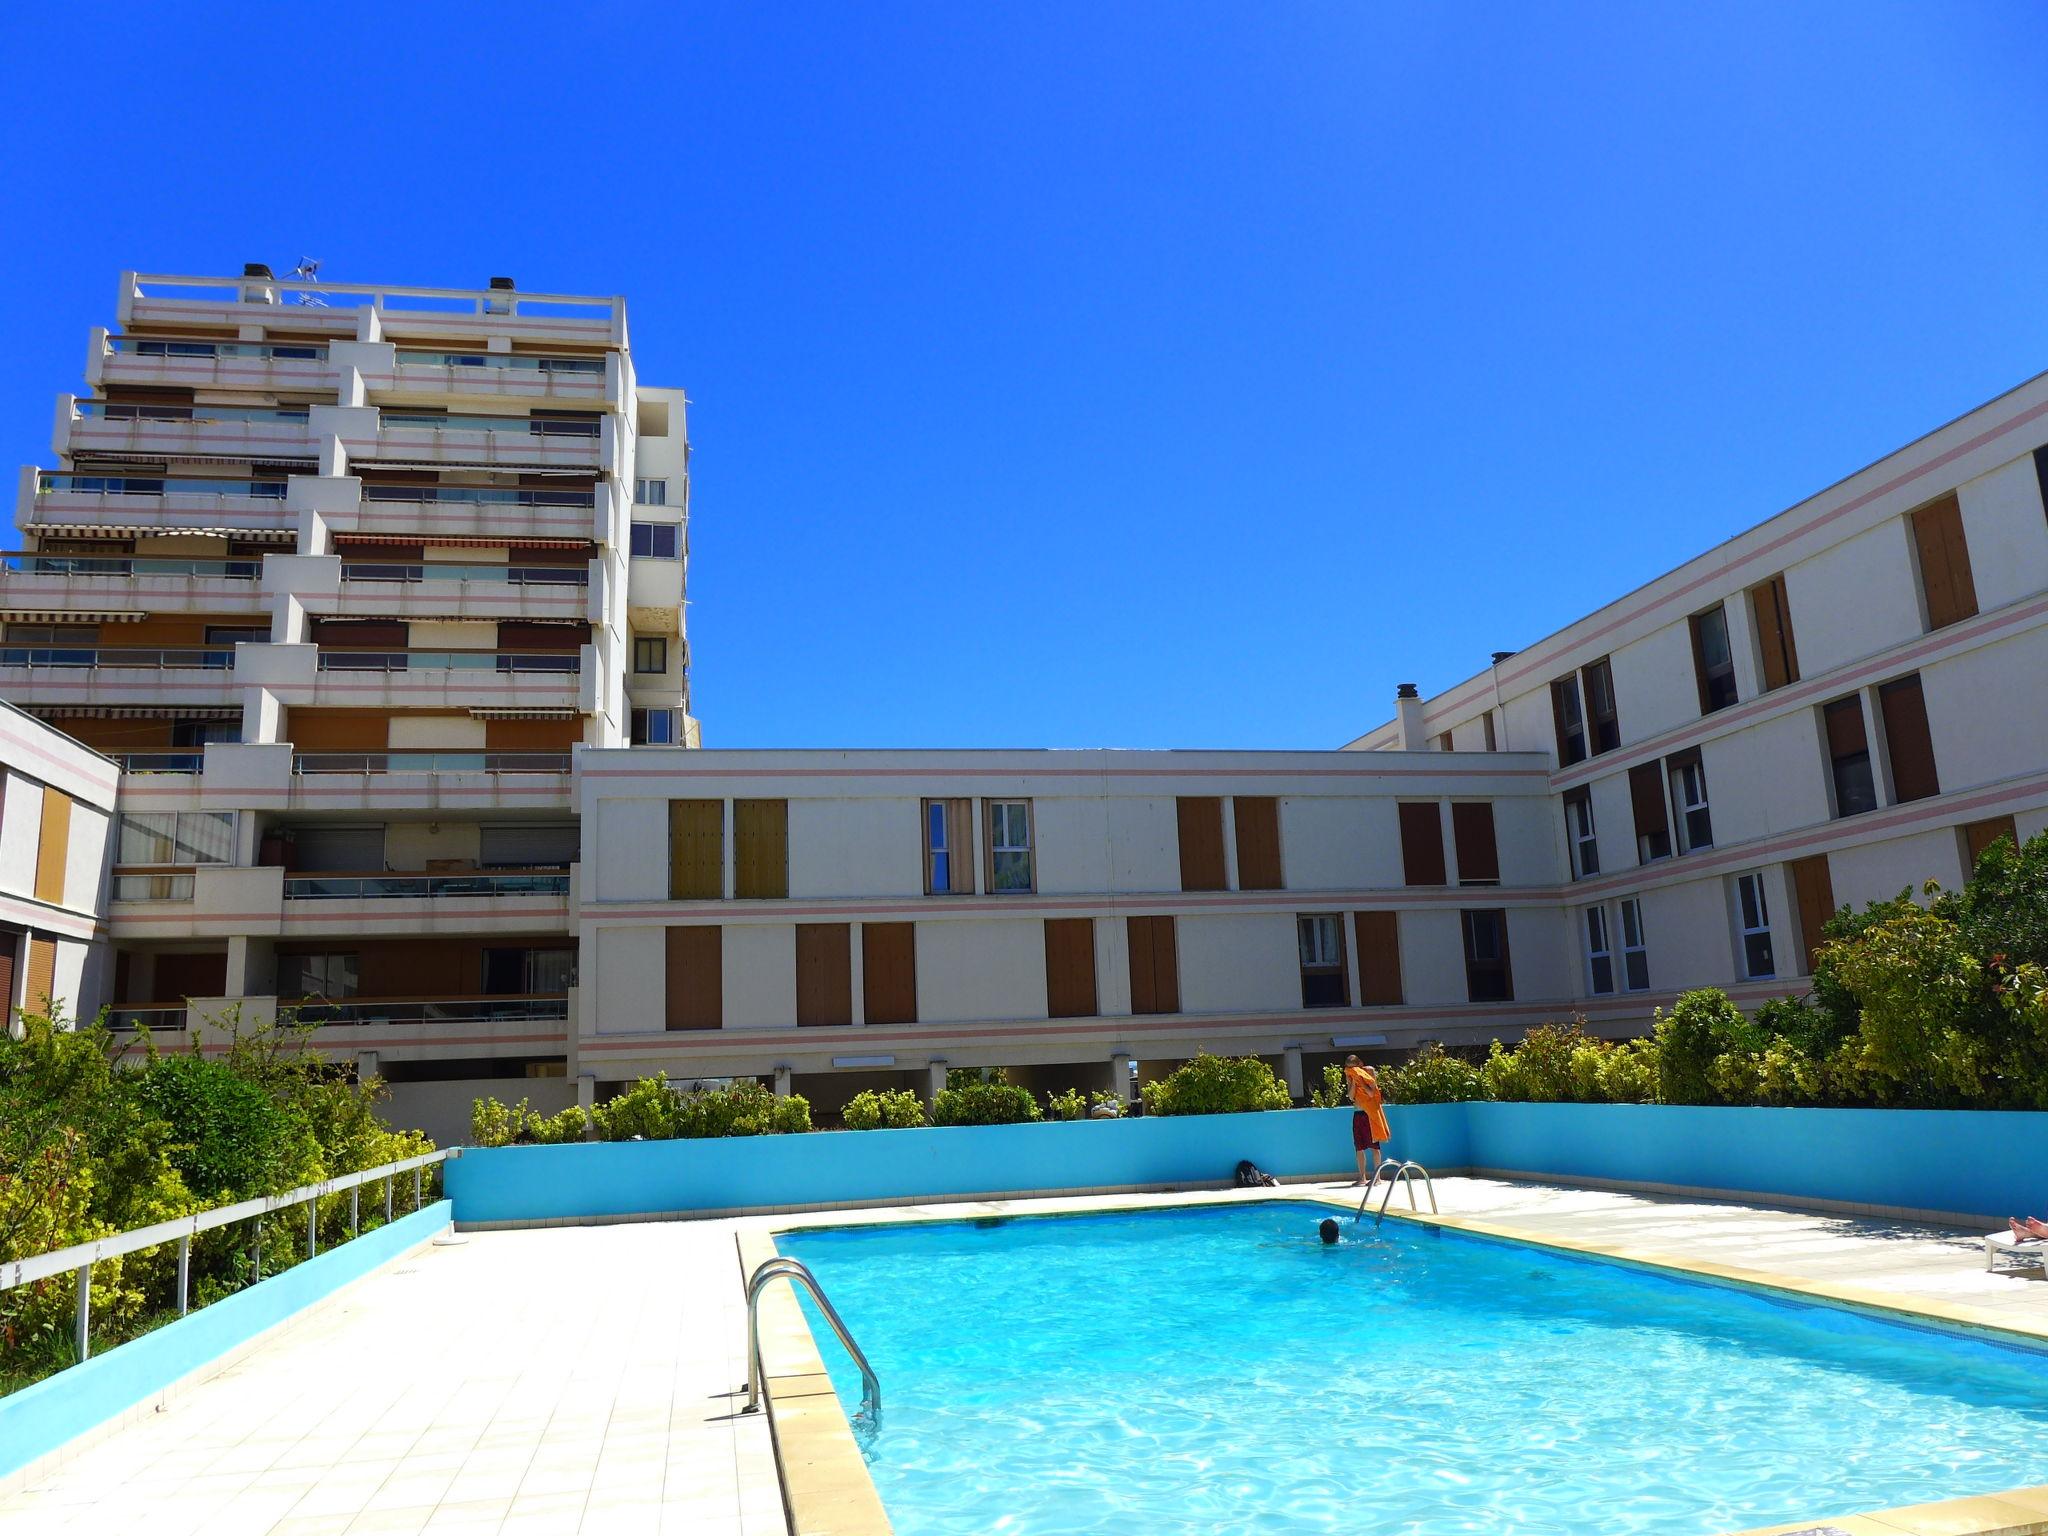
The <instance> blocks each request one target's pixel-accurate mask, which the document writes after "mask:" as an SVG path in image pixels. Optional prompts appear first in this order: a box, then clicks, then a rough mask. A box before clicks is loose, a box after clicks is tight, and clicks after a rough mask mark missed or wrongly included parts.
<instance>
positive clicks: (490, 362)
mask: <svg viewBox="0 0 2048 1536" xmlns="http://www.w3.org/2000/svg"><path fill="white" fill-rule="evenodd" d="M398 366H399V367H401V368H509V369H518V370H525V371H528V372H537V373H587V374H597V375H598V376H599V377H602V376H603V374H604V359H603V358H601V357H543V356H537V355H535V354H533V353H530V352H429V351H420V350H417V349H415V348H410V347H404V348H400V349H399V353H398Z"/></svg>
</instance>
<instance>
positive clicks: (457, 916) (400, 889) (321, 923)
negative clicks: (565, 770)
mask: <svg viewBox="0 0 2048 1536" xmlns="http://www.w3.org/2000/svg"><path fill="white" fill-rule="evenodd" d="M279 873H280V874H281V875H282V877H283V891H282V895H283V901H282V906H281V916H282V919H283V927H282V931H283V932H284V933H285V934H286V935H287V936H291V937H306V936H313V935H326V934H334V935H337V936H349V937H354V936H357V935H362V934H404V935H408V936H414V937H417V936H419V935H423V934H424V935H430V934H436V933H444V934H455V933H462V934H497V933H548V934H559V933H566V932H568V931H569V928H570V917H569V913H570V898H571V893H572V890H573V887H574V883H575V882H574V875H573V873H572V872H571V871H569V870H565V869H525V870H464V871H459V872H458V871H449V872H438V873H399V874H393V873H390V872H388V871H386V872H381V873H380V872H377V871H367V872H363V873H348V872H340V873H323V872H310V871H301V870H293V871H288V872H287V871H279Z"/></svg>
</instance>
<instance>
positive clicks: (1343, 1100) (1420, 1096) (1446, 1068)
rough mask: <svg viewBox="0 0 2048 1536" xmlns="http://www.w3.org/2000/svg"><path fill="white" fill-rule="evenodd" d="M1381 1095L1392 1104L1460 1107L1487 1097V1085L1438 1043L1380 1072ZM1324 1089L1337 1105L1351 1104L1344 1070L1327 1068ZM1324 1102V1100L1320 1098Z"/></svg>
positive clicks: (1475, 1070)
mask: <svg viewBox="0 0 2048 1536" xmlns="http://www.w3.org/2000/svg"><path fill="white" fill-rule="evenodd" d="M1379 1078H1380V1092H1381V1094H1382V1095H1384V1096H1385V1098H1386V1101H1387V1102H1388V1103H1389V1104H1456V1103H1460V1102H1462V1101H1464V1100H1468V1099H1483V1098H1485V1097H1486V1083H1485V1080H1484V1079H1483V1078H1482V1077H1481V1076H1480V1072H1479V1069H1478V1068H1477V1067H1475V1066H1473V1065H1472V1063H1471V1062H1469V1061H1467V1060H1465V1058H1464V1057H1462V1056H1453V1055H1451V1054H1450V1053H1449V1052H1447V1051H1446V1050H1445V1049H1444V1048H1443V1047H1442V1046H1441V1045H1440V1044H1438V1043H1437V1042H1436V1041H1434V1040H1429V1041H1425V1042H1424V1043H1423V1046H1422V1048H1421V1049H1420V1050H1418V1051H1417V1052H1416V1053H1415V1054H1414V1055H1413V1056H1411V1057H1409V1058H1408V1060H1407V1061H1405V1062H1402V1063H1401V1064H1399V1065H1398V1066H1392V1067H1381V1068H1380V1069H1379ZM1323 1086H1324V1089H1325V1091H1326V1094H1327V1097H1328V1100H1329V1103H1330V1104H1331V1105H1333V1106H1336V1105H1343V1104H1348V1103H1349V1102H1350V1101H1351V1095H1350V1094H1349V1093H1348V1092H1347V1091H1346V1090H1345V1087H1344V1069H1343V1068H1342V1067H1335V1066H1332V1067H1325V1068H1324V1069H1323ZM1318 1102H1321V1098H1320V1097H1319V1098H1318Z"/></svg>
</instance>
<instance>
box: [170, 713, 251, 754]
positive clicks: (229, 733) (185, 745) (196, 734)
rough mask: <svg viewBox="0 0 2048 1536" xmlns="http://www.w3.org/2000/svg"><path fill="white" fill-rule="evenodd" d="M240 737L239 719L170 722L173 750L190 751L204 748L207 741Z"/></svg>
mask: <svg viewBox="0 0 2048 1536" xmlns="http://www.w3.org/2000/svg"><path fill="white" fill-rule="evenodd" d="M241 739H242V722H241V721H239V720H173V721H172V722H171V747H172V749H173V750H175V751H192V750H195V749H200V748H204V747H205V746H206V745H207V743H208V742H214V741H221V742H239V741H240V740H241Z"/></svg>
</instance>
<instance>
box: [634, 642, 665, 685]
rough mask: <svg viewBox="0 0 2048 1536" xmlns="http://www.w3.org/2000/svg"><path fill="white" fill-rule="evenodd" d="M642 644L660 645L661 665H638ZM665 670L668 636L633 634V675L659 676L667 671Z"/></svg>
mask: <svg viewBox="0 0 2048 1536" xmlns="http://www.w3.org/2000/svg"><path fill="white" fill-rule="evenodd" d="M643 645H658V646H660V647H661V665H660V666H658V667H643V666H641V665H640V647H641V646H643ZM667 671H668V636H667V635H635V636H634V637H633V675H634V676H635V677H661V676H663V675H665V674H666V673H667Z"/></svg>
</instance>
